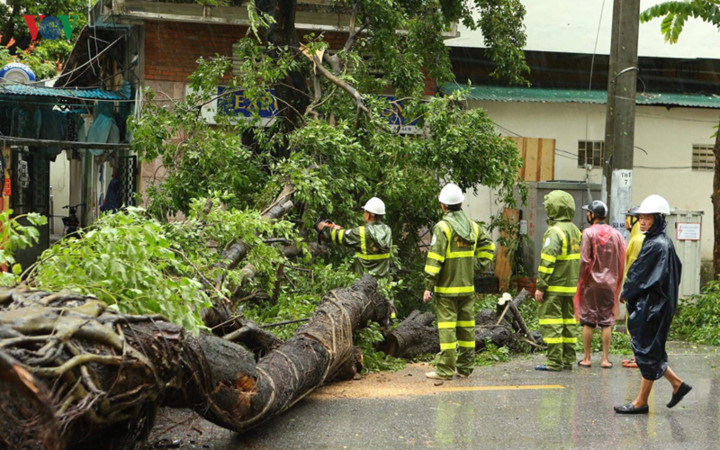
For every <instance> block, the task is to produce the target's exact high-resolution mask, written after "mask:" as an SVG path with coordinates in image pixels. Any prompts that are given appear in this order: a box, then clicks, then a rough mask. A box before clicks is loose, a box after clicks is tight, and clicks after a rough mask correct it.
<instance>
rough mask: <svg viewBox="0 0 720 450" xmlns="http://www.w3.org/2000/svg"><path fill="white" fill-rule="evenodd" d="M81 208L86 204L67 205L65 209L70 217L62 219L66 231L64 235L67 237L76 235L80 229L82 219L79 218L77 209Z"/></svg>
mask: <svg viewBox="0 0 720 450" xmlns="http://www.w3.org/2000/svg"><path fill="white" fill-rule="evenodd" d="M81 206H85V203H78V204H77V205H65V206H63V209H67V210H68V215H67V216H65V217H63V218H62V222H63V225H64V226H65V229H64V230H63V234H64V235H65V236H69V235H74V234H76V233H77V231H78V229H80V219H78V216H77V209H78V208H79V207H81Z"/></svg>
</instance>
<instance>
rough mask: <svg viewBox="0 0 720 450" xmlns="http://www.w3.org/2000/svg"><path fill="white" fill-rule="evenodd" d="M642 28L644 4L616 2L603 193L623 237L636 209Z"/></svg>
mask: <svg viewBox="0 0 720 450" xmlns="http://www.w3.org/2000/svg"><path fill="white" fill-rule="evenodd" d="M639 24H640V0H614V4H613V22H612V36H611V41H610V64H609V68H608V94H607V113H606V121H605V165H604V167H603V189H604V194H605V195H606V196H607V204H608V207H609V208H610V217H609V219H610V223H609V224H610V225H612V226H613V227H614V228H616V229H618V231H620V232H621V233H623V234H624V233H625V212H626V211H627V209H628V208H630V207H631V205H632V179H633V171H632V169H633V149H634V145H635V93H636V85H637V72H638V67H637V61H638V56H637V47H638V28H639ZM605 195H603V197H605Z"/></svg>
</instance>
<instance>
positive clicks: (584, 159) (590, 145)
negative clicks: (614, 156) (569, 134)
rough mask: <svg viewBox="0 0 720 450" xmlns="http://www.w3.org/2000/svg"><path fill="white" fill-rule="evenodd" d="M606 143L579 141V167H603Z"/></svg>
mask: <svg viewBox="0 0 720 450" xmlns="http://www.w3.org/2000/svg"><path fill="white" fill-rule="evenodd" d="M604 157H605V142H603V141H578V167H582V168H585V167H586V166H588V165H590V166H592V167H602V166H603V160H604V159H605V158H604Z"/></svg>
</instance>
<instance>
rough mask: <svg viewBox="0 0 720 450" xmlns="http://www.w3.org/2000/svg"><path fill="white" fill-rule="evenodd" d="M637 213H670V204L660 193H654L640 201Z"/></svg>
mask: <svg viewBox="0 0 720 450" xmlns="http://www.w3.org/2000/svg"><path fill="white" fill-rule="evenodd" d="M635 213H636V214H665V215H668V214H670V204H669V203H668V202H667V200H665V199H664V198H662V197H660V196H659V195H656V194H652V195H648V196H647V197H645V200H643V201H642V203H640V207H639V208H638V209H637V211H636V212H635Z"/></svg>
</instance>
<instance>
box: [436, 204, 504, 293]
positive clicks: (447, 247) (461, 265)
mask: <svg viewBox="0 0 720 450" xmlns="http://www.w3.org/2000/svg"><path fill="white" fill-rule="evenodd" d="M432 233H433V235H432V241H431V242H430V250H429V251H428V254H427V261H426V263H425V289H427V290H428V291H434V292H435V294H437V295H439V296H445V297H458V296H463V295H470V294H474V293H475V282H474V270H473V269H474V260H475V257H477V261H478V265H479V266H480V269H481V270H485V269H486V268H487V267H488V266H489V265H490V263H491V262H492V260H493V258H494V257H495V244H494V243H493V241H492V239H490V236H488V234H487V233H486V232H485V231H483V230H482V229H481V228H480V225H478V224H477V223H475V222H472V221H471V220H470V219H468V217H467V216H466V215H465V213H464V212H463V211H449V212H447V213H446V214H445V217H443V220H441V221H440V222H438V223H437V224H435V226H434V227H433V231H432Z"/></svg>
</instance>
